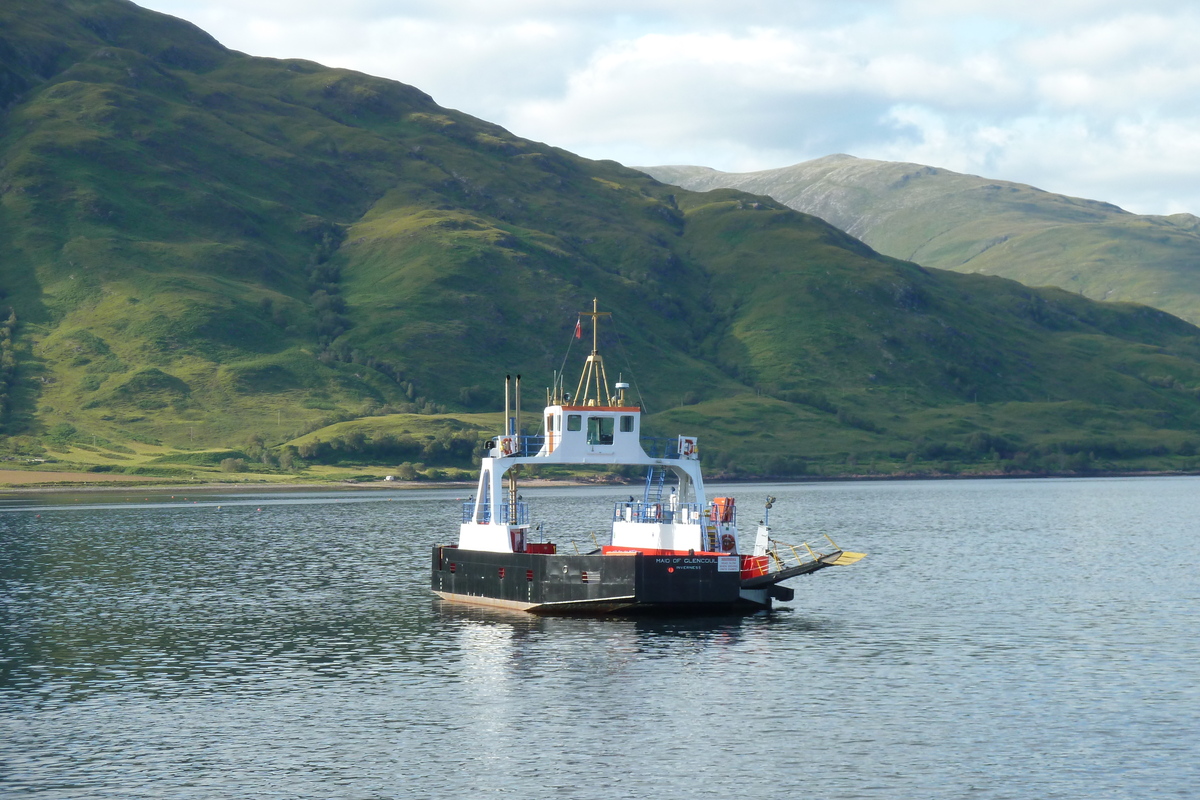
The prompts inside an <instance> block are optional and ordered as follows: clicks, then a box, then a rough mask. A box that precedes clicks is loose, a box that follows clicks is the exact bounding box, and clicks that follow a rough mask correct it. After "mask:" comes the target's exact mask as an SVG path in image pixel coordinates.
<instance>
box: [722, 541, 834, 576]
mask: <svg viewBox="0 0 1200 800" xmlns="http://www.w3.org/2000/svg"><path fill="white" fill-rule="evenodd" d="M825 538H826V540H827V541H825V542H816V543H810V542H801V543H800V544H789V543H788V542H781V541H779V540H778V539H768V540H767V552H766V553H765V554H763V555H761V556H745V557H744V560H743V563H742V574H743V577H756V576H759V575H771V574H773V573H776V572H784V571H785V570H789V569H795V568H797V567H803V566H806V565H808V564H812V563H813V562H815V561H818V560H820V559H822V558H825V557H826V556H830V555H833V554H834V553H838V552H840V550H839V549H838V546H837V545H836V544H834V543H833V540H832V539H830V538H829V537H828V536H826V537H825ZM747 570H748V571H749V574H747Z"/></svg>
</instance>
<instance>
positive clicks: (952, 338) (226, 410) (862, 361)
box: [0, 0, 1200, 472]
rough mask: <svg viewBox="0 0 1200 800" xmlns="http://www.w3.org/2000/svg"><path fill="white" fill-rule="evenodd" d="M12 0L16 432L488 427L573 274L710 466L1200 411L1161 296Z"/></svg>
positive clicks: (165, 23) (1193, 374)
mask: <svg viewBox="0 0 1200 800" xmlns="http://www.w3.org/2000/svg"><path fill="white" fill-rule="evenodd" d="M23 5H26V4H23V3H15V4H9V5H6V6H5V7H4V9H0V22H2V23H3V25H0V31H3V33H2V34H0V36H3V37H4V41H3V42H0V54H2V53H7V54H8V56H7V57H5V59H4V64H5V70H6V71H5V72H4V73H2V74H0V92H5V93H6V94H5V95H4V100H5V102H6V103H7V104H8V107H7V110H6V111H5V112H4V115H3V117H0V149H2V150H3V164H2V166H0V186H3V187H4V192H3V195H2V196H0V232H3V234H4V238H3V240H2V250H0V259H2V260H3V264H4V265H5V269H4V270H3V272H2V273H0V290H2V291H4V292H5V293H6V295H7V297H6V299H5V301H4V302H5V303H6V304H11V305H12V306H13V308H14V309H16V311H17V314H18V317H19V319H20V327H19V330H18V335H17V337H16V339H15V340H14V341H15V345H14V347H15V348H16V352H17V355H18V361H19V367H18V370H17V375H18V378H19V380H18V381H17V382H16V384H15V389H14V392H13V397H14V399H15V411H14V412H13V413H12V414H10V415H9V418H8V419H7V421H6V423H7V430H8V431H9V432H14V433H20V434H25V435H26V436H29V437H41V441H51V442H56V443H57V446H60V447H62V448H67V449H69V448H71V447H76V446H77V445H79V444H80V443H86V442H87V441H88V440H91V441H92V443H93V445H94V448H93V451H79V452H92V453H100V455H99V456H96V457H97V458H101V457H103V458H109V456H110V455H111V456H112V458H111V459H110V460H111V461H113V462H115V463H116V464H117V465H120V464H122V463H125V462H132V461H138V459H142V460H145V459H144V458H143V457H142V456H134V455H131V454H130V453H124V452H122V451H121V450H119V449H118V450H111V449H109V450H105V449H104V444H105V443H120V442H133V441H140V442H150V443H154V442H161V443H163V444H165V445H171V446H174V447H176V448H182V449H184V450H187V449H189V448H193V447H197V448H199V447H206V448H209V449H210V450H212V451H213V452H220V451H222V450H228V449H229V448H239V447H242V446H243V444H244V443H245V442H246V441H247V440H248V439H249V438H250V437H251V436H252V435H255V434H257V435H260V436H262V437H263V438H264V439H265V440H267V442H268V443H277V442H283V441H287V440H293V446H294V447H296V448H297V449H299V448H301V447H304V446H305V445H306V444H309V443H311V442H312V441H313V440H315V439H323V441H325V442H329V441H330V440H332V439H339V440H345V439H348V438H351V439H352V438H355V436H357V439H358V440H362V441H366V442H368V443H369V442H371V441H372V440H374V439H377V438H378V439H382V438H383V437H385V436H412V435H414V434H413V433H412V431H413V430H415V429H414V428H413V425H417V426H420V425H425V424H431V423H429V422H422V421H421V420H422V417H424V416H426V415H422V417H414V416H412V415H411V414H395V413H392V414H390V415H387V416H380V417H368V418H366V419H364V420H362V421H359V422H353V423H351V422H340V420H346V419H349V418H352V417H355V416H358V415H359V414H361V413H364V412H370V413H379V412H389V411H391V412H395V411H415V410H417V409H421V410H423V411H425V412H433V411H438V410H441V408H442V407H449V409H450V410H451V411H452V412H454V414H453V418H454V419H456V420H457V421H456V422H454V423H453V425H451V424H450V423H448V422H447V423H445V424H444V425H443V426H442V428H440V429H438V430H440V431H442V433H447V435H448V432H449V431H450V430H451V428H454V429H455V430H460V431H461V430H477V429H478V428H477V425H476V423H475V422H474V421H473V420H475V419H476V418H475V417H474V416H473V415H471V414H466V415H465V416H464V414H465V412H470V411H472V410H475V409H478V410H489V411H490V410H494V409H495V408H497V407H498V406H499V401H500V386H501V382H502V380H503V375H504V373H506V372H512V373H523V374H524V375H525V376H526V378H527V380H528V382H527V384H526V386H527V387H540V386H542V385H544V384H545V383H548V382H549V377H550V373H551V372H552V371H553V370H554V369H557V368H558V367H559V366H560V364H562V363H563V362H562V359H563V351H564V349H565V347H566V345H567V344H569V343H570V339H569V335H570V330H571V328H572V326H573V324H574V314H575V312H576V311H578V310H580V309H583V308H585V307H587V304H588V302H589V301H590V299H591V298H592V297H594V296H598V297H600V298H602V305H603V306H605V307H608V308H613V309H616V310H618V312H619V316H618V319H617V325H618V328H617V330H619V332H620V338H619V339H617V338H616V337H615V336H614V334H613V332H612V329H611V328H605V329H603V330H604V335H603V337H602V342H601V346H602V349H603V350H604V352H605V353H606V354H607V356H608V364H609V371H610V373H609V374H610V378H612V379H614V380H615V379H616V376H617V374H619V373H622V372H624V373H626V377H630V376H632V377H633V378H634V379H635V381H636V382H637V386H638V389H640V390H641V392H642V393H643V395H644V397H645V400H646V403H647V408H648V410H649V411H651V412H658V413H656V414H655V415H654V416H652V417H651V419H650V420H649V426H650V428H651V429H652V430H657V432H660V433H663V434H674V433H676V432H677V429H678V428H679V427H680V426H683V427H686V428H688V429H689V430H690V431H691V432H695V433H698V434H700V435H701V436H703V437H705V438H704V441H705V443H706V445H705V454H706V458H708V459H709V460H710V461H712V462H715V463H716V465H717V466H718V467H721V466H727V465H730V464H732V465H735V466H740V467H743V468H746V469H750V470H752V471H758V472H763V471H765V472H787V471H792V472H794V471H796V470H798V469H800V468H802V467H803V468H810V469H815V468H820V469H824V470H831V469H834V468H835V467H834V466H833V465H836V464H841V465H842V468H848V461H850V460H853V461H857V462H858V463H860V464H861V463H868V462H870V463H880V464H882V463H883V462H887V463H889V464H892V465H896V464H903V463H904V462H905V461H906V460H911V459H909V454H910V453H911V454H915V455H916V456H917V457H919V458H920V459H923V460H930V459H942V460H945V459H946V458H956V459H959V460H964V461H966V460H972V459H975V460H979V459H980V458H986V457H990V456H991V455H992V454H993V453H994V454H995V455H996V456H997V457H1002V458H1004V459H1006V460H1008V461H1014V460H1018V459H1017V456H1018V455H1019V453H1020V452H1030V451H1032V452H1038V448H1042V449H1045V448H1053V447H1055V446H1057V445H1061V444H1062V443H1064V442H1065V443H1067V444H1068V445H1070V447H1068V449H1071V448H1074V449H1076V450H1077V449H1078V447H1077V446H1076V445H1077V444H1078V443H1079V442H1082V441H1085V440H1087V441H1091V439H1088V437H1092V438H1093V439H1096V440H1097V441H1099V440H1101V439H1102V440H1104V441H1109V440H1113V439H1115V438H1122V439H1123V440H1126V441H1129V440H1131V439H1136V440H1137V441H1143V440H1144V441H1145V442H1147V443H1149V444H1148V445H1147V446H1148V447H1166V448H1168V449H1171V450H1172V451H1174V450H1175V449H1178V447H1179V445H1180V444H1181V443H1182V442H1185V441H1187V440H1188V439H1189V437H1191V436H1192V435H1193V434H1194V432H1195V431H1196V429H1197V427H1198V425H1200V423H1198V420H1197V413H1198V411H1200V405H1198V403H1197V390H1198V389H1200V360H1198V359H1200V352H1198V351H1197V349H1196V344H1195V341H1196V340H1195V336H1196V333H1197V331H1196V330H1195V329H1194V328H1192V327H1190V326H1187V325H1184V324H1182V323H1180V322H1179V321H1178V320H1175V319H1173V318H1170V317H1168V316H1166V315H1164V314H1161V313H1158V312H1152V311H1149V310H1147V309H1141V308H1135V307H1121V306H1112V307H1102V306H1098V305H1096V304H1094V303H1091V302H1088V301H1086V300H1084V299H1082V298H1079V297H1076V296H1072V295H1068V294H1065V293H1061V292H1054V291H1035V290H1029V289H1026V288H1024V287H1021V286H1019V285H1016V284H1013V283H1011V282H1008V281H1004V280H1000V279H996V278H987V277H982V276H960V275H955V274H952V273H943V272H940V271H937V270H926V269H922V268H920V267H917V266H915V265H913V264H910V263H906V262H901V261H896V260H893V259H890V258H886V257H880V256H878V255H876V254H875V253H874V252H872V251H871V250H870V249H869V248H866V247H864V246H863V245H862V244H861V243H860V242H858V241H857V240H855V239H853V238H851V237H849V236H847V235H845V234H843V233H841V232H840V231H838V230H836V229H835V228H833V227H831V226H829V225H827V224H825V223H822V222H821V221H819V220H817V219H815V218H813V217H808V216H805V215H802V214H797V213H795V212H793V211H790V210H788V209H786V208H784V207H783V206H782V205H780V204H779V203H774V202H770V201H766V200H764V199H762V198H755V197H750V196H747V195H743V194H740V193H737V192H718V193H715V194H695V193H692V192H685V191H681V190H678V189H675V188H673V187H669V186H664V185H662V184H659V183H658V182H656V181H654V180H652V179H650V178H648V177H646V176H645V175H643V174H642V173H639V172H636V171H633V170H628V169H625V168H623V167H620V166H619V165H617V164H614V163H612V162H592V161H587V160H585V159H581V158H578V157H576V156H573V155H571V154H570V153H566V152H564V151H561V150H558V149H556V148H553V147H549V146H547V145H543V144H539V143H536V142H530V141H527V140H523V139H519V138H517V137H514V136H512V135H511V134H509V133H507V132H506V131H504V130H502V129H500V128H497V127H496V126H493V125H489V124H488V123H485V122H481V121H479V120H475V119H472V118H470V117H467V116H465V115H462V114H459V113H457V112H453V111H448V110H445V109H441V108H439V107H437V106H436V105H435V104H434V103H433V102H432V101H431V100H430V99H429V98H428V97H427V96H425V95H424V94H422V93H421V92H419V91H417V90H415V89H413V88H411V87H407V86H403V85H401V84H397V83H394V82H391V81H384V80H380V79H375V78H370V77H367V76H363V75H358V74H355V73H349V72H346V71H342V70H331V69H326V68H323V67H320V66H318V65H315V64H311V63H307V62H299V61H276V60H271V59H257V58H249V57H246V56H243V55H240V54H236V53H232V52H229V51H226V50H224V49H223V48H221V47H220V46H219V45H218V44H216V43H215V42H213V41H212V40H211V39H210V38H208V37H207V36H205V35H204V34H203V33H201V32H199V31H197V30H196V29H194V28H192V27H191V26H188V25H186V24H185V23H181V22H179V21H177V20H172V19H170V18H168V17H163V16H162V15H157V14H151V13H149V12H143V11H140V10H138V9H136V7H134V6H131V5H129V4H127V3H124V2H121V1H120V0H97V1H96V2H90V3H86V4H76V3H73V2H50V3H41V4H38V8H39V10H40V11H41V13H39V14H33V13H22V12H21V8H22V6H23ZM582 355H583V354H582V353H581V352H580V349H576V350H575V351H574V353H573V355H572V357H571V359H570V361H569V362H568V364H569V366H568V375H569V377H568V380H571V379H573V377H574V375H575V374H576V373H575V370H576V369H577V368H578V364H579V361H580V360H581V358H582ZM539 396H540V390H539V389H534V390H533V391H530V390H529V389H527V394H526V398H527V399H526V404H527V407H529V406H530V405H532V406H534V407H536V406H537V398H538V397H539ZM531 397H532V398H534V399H533V400H530V398H531ZM435 419H446V418H441V417H438V416H437V415H436V414H435V415H433V417H431V418H430V420H435ZM414 420H416V422H414ZM323 424H335V425H337V426H338V427H335V428H330V429H324V430H321V431H316V432H314V433H312V434H310V435H309V436H308V437H307V438H296V437H300V436H301V435H302V434H303V433H304V432H305V431H306V430H312V429H313V428H314V427H317V426H321V425H323ZM454 426H459V427H457V428H455V427H454ZM435 427H436V426H435ZM354 430H357V431H358V434H354V433H353V431H354ZM72 431H74V433H72ZM423 435H424V436H425V437H426V439H428V438H429V437H431V436H432V437H436V436H439V435H441V433H436V432H434V433H429V432H427V434H423ZM479 435H483V433H482V431H481V432H480V433H479ZM1096 437H1099V438H1098V439H1097V438H1096ZM23 441H24V443H25V444H29V443H30V441H31V440H23ZM97 443H98V444H99V449H96V447H95V445H97ZM9 446H10V449H11V448H12V447H14V446H15V445H14V443H13V442H9ZM118 446H120V445H118ZM939 448H940V449H939ZM955 448H957V450H956V449H955ZM126 449H127V450H131V451H132V450H133V448H132V447H131V446H126ZM1093 449H1094V448H1093ZM1143 449H1145V448H1143ZM169 450H170V448H166V449H164V448H158V449H157V450H154V451H153V452H156V453H159V456H155V458H158V457H160V456H161V455H162V454H163V453H167V454H168V455H170V453H169ZM105 453H107V454H108V455H105ZM122 458H124V459H125V461H122ZM146 458H149V457H148V456H147V457H146ZM151 460H153V459H151ZM105 463H107V462H105ZM138 463H141V462H140V461H138ZM210 466H211V465H210Z"/></svg>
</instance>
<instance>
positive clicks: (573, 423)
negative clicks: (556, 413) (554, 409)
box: [567, 414, 583, 431]
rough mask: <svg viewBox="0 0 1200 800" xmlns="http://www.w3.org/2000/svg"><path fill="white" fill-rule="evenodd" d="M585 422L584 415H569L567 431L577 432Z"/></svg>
mask: <svg viewBox="0 0 1200 800" xmlns="http://www.w3.org/2000/svg"><path fill="white" fill-rule="evenodd" d="M582 422H583V415H582V414H567V430H569V431H577V430H579V429H580V426H581V425H582Z"/></svg>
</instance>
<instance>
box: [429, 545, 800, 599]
mask: <svg viewBox="0 0 1200 800" xmlns="http://www.w3.org/2000/svg"><path fill="white" fill-rule="evenodd" d="M432 568H433V569H432V577H431V582H430V586H431V588H432V589H433V591H434V592H435V593H436V594H437V595H439V596H440V597H442V598H443V599H445V600H449V601H451V602H461V603H472V604H477V605H487V606H497V607H501V608H512V609H519V610H523V611H529V612H531V613H535V614H620V615H626V614H645V613H667V614H713V613H718V614H719V613H750V612H754V611H761V610H763V609H765V608H770V607H771V593H770V592H767V591H764V590H749V591H745V590H743V588H742V582H741V572H740V570H737V569H729V560H728V559H725V560H724V563H721V560H720V559H718V558H717V557H716V556H687V555H682V556H661V555H646V554H642V553H637V554H633V555H607V556H606V555H565V554H555V555H542V554H538V553H491V552H484V551H480V550H460V549H459V548H457V547H450V546H446V545H437V546H435V547H434V548H433V564H432ZM776 596H778V595H776ZM785 599H786V598H785Z"/></svg>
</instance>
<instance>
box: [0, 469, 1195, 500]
mask: <svg viewBox="0 0 1200 800" xmlns="http://www.w3.org/2000/svg"><path fill="white" fill-rule="evenodd" d="M14 473H16V474H19V475H21V476H22V477H24V476H37V477H39V478H40V477H42V476H53V475H63V476H67V475H70V476H72V477H78V479H77V480H71V479H69V478H68V479H59V480H54V479H53V478H51V479H50V480H45V481H33V480H25V481H23V482H20V483H10V482H8V481H6V480H4V479H5V478H7V477H8V476H10V475H13V474H14ZM1197 475H1200V473H1197V472H1184V471H1156V472H1130V471H1124V472H1122V471H1113V472H1088V473H1033V472H1027V473H977V474H970V475H950V474H932V475H931V474H929V473H905V474H896V475H836V476H834V475H830V476H824V475H804V476H796V477H756V478H740V477H739V478H725V477H718V476H713V477H711V478H709V479H708V480H707V481H706V483H717V484H720V483H725V484H729V483H734V484H736V483H836V482H855V483H856V482H866V481H927V480H934V481H960V480H1019V479H1029V478H1036V479H1045V480H1053V479H1062V478H1073V479H1079V478H1164V477H1195V476H1197ZM639 483H641V481H635V480H625V481H587V480H578V479H570V478H564V479H561V480H559V479H552V478H530V479H528V480H522V481H521V485H522V486H526V487H531V488H554V487H579V486H613V487H617V486H633V485H637V484H639ZM475 485H476V482H475V481H474V480H472V481H364V482H350V481H309V482H279V483H275V482H270V481H256V482H251V481H242V482H233V481H230V482H222V481H203V482H190V481H188V482H184V481H179V482H171V481H170V480H169V479H163V478H157V477H152V476H144V477H142V476H134V475H123V476H115V475H114V476H112V477H111V478H107V479H105V478H100V477H98V476H97V475H94V474H91V473H69V472H63V473H54V472H34V471H28V472H26V471H19V470H0V497H3V496H5V495H23V494H65V493H71V492H76V493H82V494H91V493H106V494H107V493H116V492H129V491H132V490H138V491H144V492H154V493H162V492H178V491H180V490H188V491H197V492H255V491H258V492H276V491H280V492H299V491H408V490H415V489H474V488H475Z"/></svg>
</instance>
